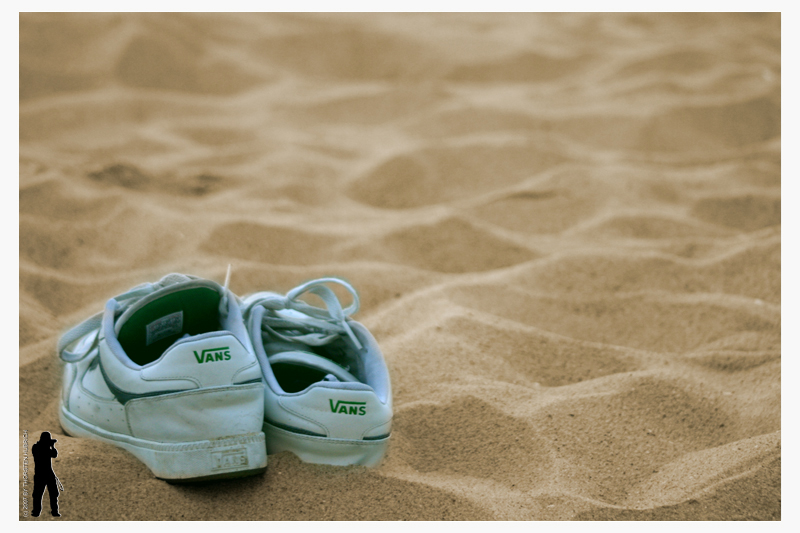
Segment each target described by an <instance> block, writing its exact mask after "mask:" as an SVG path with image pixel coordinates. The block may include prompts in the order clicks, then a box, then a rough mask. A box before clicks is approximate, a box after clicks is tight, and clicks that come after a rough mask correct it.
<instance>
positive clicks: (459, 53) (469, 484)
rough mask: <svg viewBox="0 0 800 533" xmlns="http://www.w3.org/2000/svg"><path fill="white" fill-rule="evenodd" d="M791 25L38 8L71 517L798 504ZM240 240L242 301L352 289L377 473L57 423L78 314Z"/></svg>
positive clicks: (42, 322)
mask: <svg viewBox="0 0 800 533" xmlns="http://www.w3.org/2000/svg"><path fill="white" fill-rule="evenodd" d="M780 36H781V19H780V15H779V14H771V15H735V14H710V15H703V14H691V15H678V14H672V15H660V14H635V15H633V14H631V15H627V14H611V15H591V14H587V15H584V14H564V15H558V14H547V15H535V14H525V15H523V14H507V15H499V14H498V15H492V14H479V15H458V14H444V15H441V14H440V15H414V14H409V15H390V14H376V15H356V14H342V15H317V14H307V15H291V14H281V15H252V14H230V15H220V14H211V15H195V14H178V15H155V14H67V15H64V14H60V15H52V14H22V15H21V16H20V130H19V135H20V179H19V210H20V213H19V217H20V219H19V225H20V229H19V240H20V250H19V254H20V273H19V275H20V302H19V305H20V309H19V338H20V341H19V343H20V361H19V374H20V378H19V394H20V412H19V426H20V427H19V430H20V433H19V435H20V442H21V440H22V435H23V433H22V432H23V430H27V431H28V435H29V437H28V438H29V440H31V441H33V440H36V438H38V435H39V432H41V431H45V430H47V431H51V432H52V433H53V436H54V437H55V438H57V439H58V444H57V448H58V449H59V452H60V455H59V457H58V458H57V459H55V460H54V461H53V464H54V467H55V471H56V473H57V474H58V475H59V477H60V479H61V481H62V483H63V484H64V486H65V488H66V491H65V492H63V493H62V494H61V497H60V504H61V509H62V514H63V518H62V519H64V520H69V519H88V520H99V519H103V520H105V519H232V520H240V519H248V520H277V519H285V520H368V519H374V520H440V519H447V520H568V519H572V520H627V519H634V520H651V519H655V520H706V519H712V520H743V519H757V520H775V519H780V517H781V451H780V450H781V423H780V414H781V385H780V378H781V225H780V224H781V150H780V142H781V121H780V112H781V98H780V96H781V48H780ZM229 263H230V264H231V265H232V277H231V282H230V283H231V288H232V289H233V290H234V292H236V293H237V294H242V295H244V294H247V293H249V292H253V291H256V290H274V291H280V292H284V291H286V290H288V289H290V288H292V287H293V286H295V285H297V284H299V283H301V282H303V281H306V280H308V279H312V278H315V277H320V276H340V277H343V278H345V279H347V280H349V281H350V282H352V283H353V285H354V286H355V287H356V288H357V289H358V290H359V293H360V296H361V299H362V305H361V311H360V312H359V313H358V314H357V315H356V316H355V318H356V319H357V320H359V321H360V322H362V323H364V324H365V325H366V326H367V327H369V328H370V330H371V331H372V332H373V333H374V335H375V337H376V338H377V339H378V341H379V342H380V344H381V346H382V348H383V351H384V355H385V357H386V360H387V363H388V366H389V371H390V374H391V378H392V385H393V390H394V401H395V417H394V427H393V434H392V440H391V446H390V449H389V451H388V453H387V456H386V457H385V459H384V461H383V462H382V463H381V464H380V465H379V466H378V467H376V468H371V469H370V468H365V467H346V468H345V467H329V466H319V465H311V464H305V463H302V462H301V461H300V460H299V459H297V457H295V456H294V455H292V454H290V453H281V454H278V455H274V456H270V458H269V465H268V469H267V472H266V474H265V475H263V476H257V477H252V478H248V479H243V480H233V481H224V482H217V483H205V484H198V485H190V486H179V485H170V484H167V483H165V482H163V481H159V480H158V479H155V478H154V477H153V475H152V474H151V473H150V471H149V470H148V469H147V468H146V467H145V466H144V465H143V464H142V463H140V462H139V461H137V460H136V459H135V458H134V457H133V456H131V455H130V454H128V453H127V452H124V451H122V450H121V449H118V448H115V447H113V446H109V445H106V444H103V443H99V442H97V441H92V440H87V439H78V438H72V437H69V436H67V435H65V433H64V430H63V429H62V428H61V426H60V424H59V421H58V401H59V400H58V399H59V391H60V373H61V364H60V362H59V360H58V358H57V357H56V355H55V345H56V341H57V339H58V336H59V334H60V333H61V332H63V331H65V330H66V329H67V328H68V327H69V326H71V325H74V324H76V323H78V322H79V321H81V320H83V319H84V318H86V317H88V316H90V315H92V314H94V313H96V312H98V311H100V310H101V309H102V307H103V305H104V303H105V301H106V300H107V299H108V298H109V297H111V296H113V295H115V294H119V293H121V292H124V291H125V290H127V289H128V288H130V287H132V286H134V285H136V284H138V283H141V282H145V281H155V280H157V279H159V278H161V277H162V276H163V275H165V274H167V273H169V272H184V273H189V274H194V275H198V276H202V277H208V278H212V279H214V280H216V281H218V282H220V283H221V282H222V281H223V280H224V277H225V272H226V268H227V266H228V264H229ZM31 444H32V442H31ZM20 464H21V461H20ZM31 474H32V472H31ZM21 479H22V467H21V466H20V480H21ZM20 482H21V481H20ZM20 508H21V505H20ZM46 510H47V495H45V513H43V516H42V518H39V520H46V519H51V517H50V516H49V514H48V513H47V512H46ZM20 518H21V519H22V510H20Z"/></svg>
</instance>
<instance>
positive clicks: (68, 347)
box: [58, 274, 267, 481]
mask: <svg viewBox="0 0 800 533" xmlns="http://www.w3.org/2000/svg"><path fill="white" fill-rule="evenodd" d="M58 353H59V355H60V357H61V358H62V359H63V360H64V361H65V362H66V365H65V368H64V376H63V389H62V393H61V411H60V418H61V425H62V426H63V428H64V429H65V430H66V432H67V433H68V434H70V435H73V436H76V437H88V438H93V439H98V440H101V441H103V442H107V443H109V444H113V445H115V446H119V447H121V448H123V449H125V450H127V451H129V452H131V453H132V454H133V455H135V456H136V457H137V458H138V459H139V460H140V461H142V462H143V463H144V464H145V465H147V467H148V468H149V469H150V470H151V471H152V472H153V474H155V475H156V477H159V478H161V479H165V480H168V481H197V480H205V479H211V478H229V477H240V476H246V475H251V474H256V473H259V472H263V471H264V470H265V469H266V466H267V456H266V447H265V442H264V433H263V432H262V431H261V425H262V421H263V418H264V384H263V382H262V379H261V370H260V369H259V367H258V361H257V360H256V357H255V354H254V352H253V347H252V344H251V342H250V338H249V336H248V334H247V331H246V329H245V326H244V322H243V319H242V314H241V309H240V308H239V301H238V300H237V298H236V296H235V295H234V294H233V293H232V292H230V291H229V290H227V288H223V287H221V286H220V285H219V284H217V283H214V282H213V281H208V280H203V279H200V278H196V277H194V276H185V275H182V274H170V275H168V276H165V277H164V278H163V279H161V281H159V282H158V283H146V284H144V285H140V286H138V287H135V288H133V289H132V290H130V291H129V292H127V293H125V294H122V295H119V296H116V297H114V298H112V299H110V300H109V301H108V303H107V304H106V306H105V311H103V312H102V313H99V314H97V315H95V316H93V317H91V318H89V319H88V320H86V321H85V322H83V323H82V324H80V325H78V326H76V327H75V328H73V329H72V330H70V331H68V332H67V333H66V334H65V335H64V336H63V337H62V338H61V339H60V340H59V343H58Z"/></svg>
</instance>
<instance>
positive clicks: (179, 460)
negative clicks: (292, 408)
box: [60, 407, 267, 483]
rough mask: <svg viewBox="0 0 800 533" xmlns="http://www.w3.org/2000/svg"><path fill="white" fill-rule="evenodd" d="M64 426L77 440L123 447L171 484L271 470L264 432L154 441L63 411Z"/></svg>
mask: <svg viewBox="0 0 800 533" xmlns="http://www.w3.org/2000/svg"><path fill="white" fill-rule="evenodd" d="M60 414H61V416H60V418H61V426H62V427H63V428H64V430H65V431H66V432H67V433H68V434H69V435H72V436H74V437H85V438H92V439H97V440H101V441H103V442H106V443H108V444H112V445H114V446H119V447H120V448H123V449H124V450H127V451H128V452H130V453H131V454H133V455H134V456H135V457H136V458H137V459H139V460H140V461H141V462H143V463H144V464H145V465H146V466H147V467H148V468H149V469H150V471H152V472H153V474H154V475H155V476H156V477H157V478H159V479H163V480H164V481H168V482H171V483H185V482H194V481H206V480H210V479H225V478H235V477H244V476H251V475H256V474H259V473H262V472H264V471H265V470H266V469H267V448H266V443H265V438H264V433H263V432H261V431H259V432H255V433H245V434H243V435H235V436H228V437H222V438H218V439H210V440H200V441H194V442H154V441H150V440H144V439H137V438H135V437H131V436H129V435H122V434H120V433H113V432H111V431H107V430H105V429H102V428H100V427H97V426H95V425H92V424H89V423H88V422H85V421H83V420H81V419H79V418H77V417H76V416H74V415H72V414H71V413H69V412H68V411H66V410H65V409H64V408H63V407H62V409H61V413H60Z"/></svg>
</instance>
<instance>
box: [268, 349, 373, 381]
mask: <svg viewBox="0 0 800 533" xmlns="http://www.w3.org/2000/svg"><path fill="white" fill-rule="evenodd" d="M268 359H269V364H270V365H273V366H274V365H279V364H282V365H291V366H297V367H303V368H308V369H311V370H316V371H318V372H320V373H322V374H325V375H326V377H327V375H332V376H333V377H335V378H336V379H337V380H338V381H341V382H356V383H360V381H359V380H358V378H356V377H355V376H354V375H353V374H351V373H350V372H348V371H347V370H345V369H344V368H342V367H341V366H339V365H337V364H336V363H334V362H333V361H331V360H330V359H326V358H324V357H322V356H320V355H317V354H314V353H311V352H303V351H299V350H293V351H287V352H280V353H276V354H274V355H270V356H269V357H268Z"/></svg>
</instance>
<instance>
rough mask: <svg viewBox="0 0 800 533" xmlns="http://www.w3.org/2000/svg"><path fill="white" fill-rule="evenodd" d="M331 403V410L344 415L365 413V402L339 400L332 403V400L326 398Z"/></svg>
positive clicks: (361, 414)
mask: <svg viewBox="0 0 800 533" xmlns="http://www.w3.org/2000/svg"><path fill="white" fill-rule="evenodd" d="M328 401H329V402H330V404H331V412H332V413H337V414H345V415H360V416H364V415H365V414H367V402H343V401H341V400H339V401H338V402H336V403H333V400H328Z"/></svg>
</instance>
